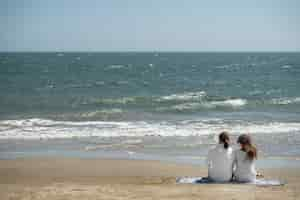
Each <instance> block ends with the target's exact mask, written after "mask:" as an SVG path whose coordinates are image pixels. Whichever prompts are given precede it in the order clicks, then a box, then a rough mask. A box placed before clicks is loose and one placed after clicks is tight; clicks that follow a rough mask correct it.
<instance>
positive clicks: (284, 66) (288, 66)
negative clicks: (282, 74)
mask: <svg viewBox="0 0 300 200" xmlns="http://www.w3.org/2000/svg"><path fill="white" fill-rule="evenodd" d="M280 68H282V69H289V68H292V66H291V65H283V66H281V67H280Z"/></svg>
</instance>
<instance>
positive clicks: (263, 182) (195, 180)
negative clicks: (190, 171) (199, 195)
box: [176, 177, 285, 186]
mask: <svg viewBox="0 0 300 200" xmlns="http://www.w3.org/2000/svg"><path fill="white" fill-rule="evenodd" d="M176 183H189V184H214V183H215V184H220V183H223V184H225V183H231V184H251V185H258V186H282V185H284V184H285V183H284V181H280V180H273V179H256V180H255V181H254V182H247V183H241V182H237V181H231V182H214V181H212V180H211V179H209V178H207V177H179V178H177V179H176Z"/></svg>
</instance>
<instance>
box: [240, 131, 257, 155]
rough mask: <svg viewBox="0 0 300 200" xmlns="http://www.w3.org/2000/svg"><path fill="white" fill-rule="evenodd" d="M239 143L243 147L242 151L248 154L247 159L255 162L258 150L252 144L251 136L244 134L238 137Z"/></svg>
mask: <svg viewBox="0 0 300 200" xmlns="http://www.w3.org/2000/svg"><path fill="white" fill-rule="evenodd" d="M237 142H238V143H239V144H241V145H242V150H243V151H245V152H246V153H247V158H248V159H249V160H253V159H254V158H257V149H256V147H255V146H254V145H253V144H252V141H251V137H250V136H249V135H246V134H243V135H240V136H239V137H238V140H237Z"/></svg>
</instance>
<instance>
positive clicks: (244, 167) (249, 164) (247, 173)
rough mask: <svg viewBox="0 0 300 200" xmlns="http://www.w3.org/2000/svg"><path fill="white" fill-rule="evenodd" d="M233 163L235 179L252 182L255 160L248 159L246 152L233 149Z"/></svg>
mask: <svg viewBox="0 0 300 200" xmlns="http://www.w3.org/2000/svg"><path fill="white" fill-rule="evenodd" d="M234 165H235V170H234V177H235V179H236V180H237V181H241V182H253V181H255V180H256V170H255V161H254V159H253V160H249V159H248V158H247V153H246V152H244V151H241V150H235V151H234Z"/></svg>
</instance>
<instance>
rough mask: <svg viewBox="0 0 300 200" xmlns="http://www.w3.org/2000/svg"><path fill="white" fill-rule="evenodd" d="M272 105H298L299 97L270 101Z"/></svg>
mask: <svg viewBox="0 0 300 200" xmlns="http://www.w3.org/2000/svg"><path fill="white" fill-rule="evenodd" d="M271 103H272V104H276V105H288V104H297V103H300V97H291V98H288V97H285V98H278V99H272V100H271Z"/></svg>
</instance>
